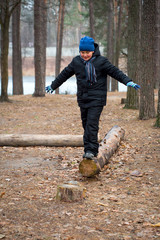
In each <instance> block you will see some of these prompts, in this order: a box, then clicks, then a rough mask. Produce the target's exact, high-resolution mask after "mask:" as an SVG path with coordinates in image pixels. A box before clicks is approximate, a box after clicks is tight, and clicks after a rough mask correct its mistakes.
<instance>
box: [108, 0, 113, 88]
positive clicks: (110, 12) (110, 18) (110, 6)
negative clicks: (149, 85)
mask: <svg viewBox="0 0 160 240" xmlns="http://www.w3.org/2000/svg"><path fill="white" fill-rule="evenodd" d="M113 15H114V12H113V0H109V1H108V12H107V16H108V21H107V58H108V59H109V61H111V62H112V63H113V61H114V58H113V56H114V41H113V39H114V37H113V31H114V18H113V17H114V16H113ZM111 82H112V79H111V77H109V76H108V81H107V89H108V91H109V90H110V86H111Z"/></svg>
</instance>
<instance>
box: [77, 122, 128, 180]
mask: <svg viewBox="0 0 160 240" xmlns="http://www.w3.org/2000/svg"><path fill="white" fill-rule="evenodd" d="M124 134H125V131H124V129H122V128H121V127H119V126H117V125H116V126H114V127H113V128H111V130H110V131H109V132H108V133H107V134H106V136H105V137H104V139H103V140H102V141H101V143H100V146H99V153H98V157H97V158H95V159H93V160H88V159H86V158H84V159H83V160H82V161H81V162H80V164H79V171H80V173H81V174H82V175H83V176H85V177H92V176H94V175H96V174H98V173H99V172H100V171H101V169H102V168H103V167H104V166H105V165H106V164H107V163H108V162H109V159H110V157H111V156H112V155H113V154H114V152H115V151H116V150H117V148H118V146H119V144H120V141H121V140H122V139H123V138H124Z"/></svg>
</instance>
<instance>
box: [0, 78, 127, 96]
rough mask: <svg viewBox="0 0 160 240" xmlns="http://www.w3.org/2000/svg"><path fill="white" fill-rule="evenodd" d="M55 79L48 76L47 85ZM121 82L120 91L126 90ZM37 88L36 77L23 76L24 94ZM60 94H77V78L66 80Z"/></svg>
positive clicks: (9, 83) (9, 91)
mask: <svg viewBox="0 0 160 240" xmlns="http://www.w3.org/2000/svg"><path fill="white" fill-rule="evenodd" d="M53 80H54V77H51V76H47V77H46V86H48V85H50V84H51V82H52V81H53ZM0 82H1V79H0ZM118 84H119V91H120V92H126V91H127V87H126V86H125V85H123V84H122V83H118ZM34 88H35V77H32V76H24V77H23V91H24V95H27V94H33V93H34ZM0 90H1V84H0ZM59 92H60V94H76V92H77V85H76V78H75V77H72V78H70V79H68V80H67V81H66V82H64V83H63V84H62V85H61V86H60V88H59ZM8 94H9V95H12V94H13V84H12V77H9V82H8Z"/></svg>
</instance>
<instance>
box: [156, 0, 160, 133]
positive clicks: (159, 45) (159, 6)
mask: <svg viewBox="0 0 160 240" xmlns="http://www.w3.org/2000/svg"><path fill="white" fill-rule="evenodd" d="M156 33H157V34H156V82H157V84H156V85H159V91H158V106H157V118H156V124H155V126H156V127H159V128H160V1H159V0H156Z"/></svg>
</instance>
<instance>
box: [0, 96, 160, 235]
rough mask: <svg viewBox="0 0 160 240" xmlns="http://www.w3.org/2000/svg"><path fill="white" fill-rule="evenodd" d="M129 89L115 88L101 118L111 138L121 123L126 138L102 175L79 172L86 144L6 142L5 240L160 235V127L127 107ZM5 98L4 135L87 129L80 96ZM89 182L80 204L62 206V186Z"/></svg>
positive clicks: (0, 179) (0, 212)
mask: <svg viewBox="0 0 160 240" xmlns="http://www.w3.org/2000/svg"><path fill="white" fill-rule="evenodd" d="M121 97H125V93H109V94H108V104H107V106H106V107H105V108H104V111H103V114H102V116H101V121H100V131H99V132H100V136H101V137H103V136H104V135H105V133H107V132H108V131H109V130H110V128H111V127H112V126H114V125H119V126H121V127H122V128H124V129H125V132H126V133H125V139H124V141H123V142H122V143H121V145H120V147H119V149H118V151H117V152H116V153H115V154H114V156H113V157H112V158H111V159H110V163H109V164H108V165H107V166H106V167H105V169H104V170H103V171H102V172H101V173H100V175H99V176H98V177H96V178H91V179H87V178H83V177H82V176H81V175H80V174H79V172H78V164H79V162H80V161H81V159H82V154H83V148H71V147H67V148H66V147H64V148H55V147H50V148H49V147H19V148H13V147H0V227H1V228H0V239H2V238H3V239H7V240H30V239H31V240H54V239H56V240H61V239H62V240H70V239H74V240H103V239H107V240H138V239H141V240H153V239H160V228H159V227H153V226H151V224H156V223H158V222H160V208H159V206H160V185H159V184H160V180H159V179H160V131H159V129H156V128H154V127H153V125H154V123H155V119H151V120H147V121H140V120H138V111H136V110H126V109H123V105H121V104H120V100H121ZM10 98H11V99H12V100H13V103H0V112H1V118H0V133H35V134H52V133H53V134H83V130H82V127H81V121H80V112H79V108H78V106H77V103H76V96H71V95H59V96H55V95H47V96H46V97H45V98H33V97H31V96H29V95H28V96H14V97H13V96H12V97H10ZM68 180H76V181H78V182H80V183H81V184H82V185H83V186H85V187H86V189H87V191H86V198H85V199H84V201H83V202H78V203H58V202H56V200H55V196H56V191H57V185H58V184H60V183H64V182H65V181H68Z"/></svg>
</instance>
